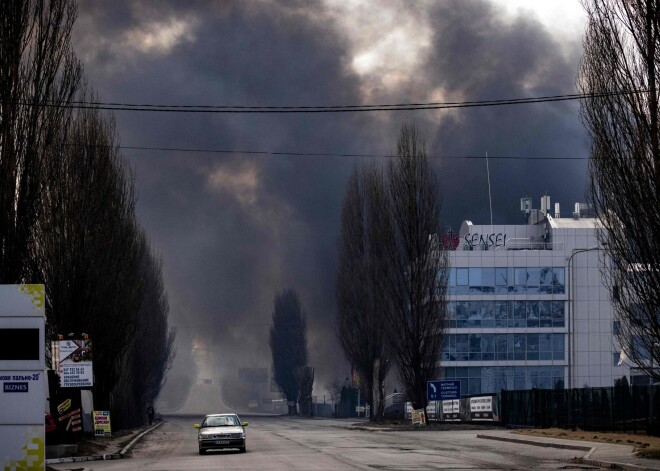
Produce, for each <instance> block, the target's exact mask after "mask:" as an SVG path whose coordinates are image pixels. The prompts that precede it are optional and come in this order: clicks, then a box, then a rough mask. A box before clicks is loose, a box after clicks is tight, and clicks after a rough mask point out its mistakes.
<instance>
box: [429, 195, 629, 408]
mask: <svg viewBox="0 0 660 471" xmlns="http://www.w3.org/2000/svg"><path fill="white" fill-rule="evenodd" d="M531 206H532V204H531V199H529V198H524V199H523V200H521V211H522V213H523V218H524V220H525V221H526V222H525V223H523V224H520V225H490V224H489V225H474V224H472V223H471V222H470V221H464V222H463V224H462V225H461V229H460V232H459V233H458V234H448V235H445V236H444V239H443V243H444V244H445V246H448V247H450V248H451V249H453V250H452V251H451V252H450V254H451V255H450V277H449V286H448V300H449V309H448V322H449V324H448V329H447V330H446V332H445V333H446V342H445V345H444V347H443V350H442V353H441V358H440V362H439V363H438V366H439V373H440V377H441V378H442V379H447V380H451V379H458V380H460V381H461V391H462V394H464V395H466V394H470V395H472V394H480V393H496V392H499V391H500V390H501V389H508V390H513V389H531V388H547V389H550V388H581V387H584V386H590V387H599V386H613V385H614V381H615V380H616V379H618V378H621V377H622V376H629V375H630V368H629V367H628V366H627V365H626V363H625V361H624V362H621V361H620V360H621V358H620V357H621V355H620V349H619V348H618V345H617V342H616V338H615V336H614V334H613V329H615V328H616V326H615V323H614V316H613V308H612V304H611V301H610V294H609V292H608V290H607V288H606V287H605V286H604V285H603V281H602V277H601V271H600V264H601V263H602V262H603V260H604V257H603V251H602V250H601V247H600V246H599V241H598V240H597V237H596V225H597V219H595V218H594V217H593V214H589V208H588V207H587V205H584V204H576V207H575V212H573V213H571V214H569V215H567V216H568V217H563V218H562V217H560V216H559V214H558V213H559V207H558V205H555V211H554V213H555V214H554V216H553V215H551V213H550V209H549V208H550V198H549V197H548V196H544V197H543V198H542V200H541V209H540V210H536V209H531ZM631 379H633V378H631ZM633 382H634V381H633Z"/></svg>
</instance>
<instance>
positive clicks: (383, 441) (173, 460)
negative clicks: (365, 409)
mask: <svg viewBox="0 0 660 471" xmlns="http://www.w3.org/2000/svg"><path fill="white" fill-rule="evenodd" d="M241 419H242V420H244V421H249V423H250V425H249V427H248V428H247V432H248V442H247V453H239V452H238V451H233V450H224V451H217V452H209V453H208V454H207V455H204V456H200V455H199V454H198V450H197V441H196V433H197V431H196V430H195V429H194V428H193V424H194V422H195V421H196V420H195V419H194V418H185V417H168V418H167V419H166V423H165V424H163V426H161V427H159V428H158V429H156V430H155V431H154V432H152V433H151V434H149V435H147V436H146V437H145V438H144V439H143V440H142V441H141V443H140V444H138V445H137V446H136V447H135V448H134V449H133V451H132V453H131V457H130V458H127V459H123V460H114V461H94V462H88V463H72V464H60V465H56V466H54V468H55V469H62V470H64V469H69V470H72V469H77V470H80V469H81V468H83V467H84V468H86V469H94V470H117V469H144V470H191V471H192V470H216V469H241V470H244V469H266V470H269V471H275V470H348V469H362V470H370V471H374V470H434V469H506V470H512V469H534V468H536V469H584V466H577V465H575V466H574V465H571V464H570V463H569V460H570V459H571V458H573V457H575V456H582V455H583V454H584V453H583V452H579V451H571V450H561V449H555V448H542V447H537V446H530V445H522V444H516V443H506V442H498V441H493V440H484V439H480V438H477V436H476V435H477V431H469V430H459V431H397V432H384V431H379V432H370V431H364V430H354V429H351V428H350V425H351V424H353V423H354V421H347V420H324V419H302V418H287V417H263V416H261V417H256V416H255V417H247V416H242V417H241ZM197 421H198V420H197Z"/></svg>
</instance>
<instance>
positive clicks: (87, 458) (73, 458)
mask: <svg viewBox="0 0 660 471" xmlns="http://www.w3.org/2000/svg"><path fill="white" fill-rule="evenodd" d="M163 423H164V422H158V423H157V424H156V425H154V426H152V427H149V428H148V429H146V430H143V431H142V432H140V434H139V435H138V436H137V437H135V438H134V439H133V440H131V441H130V442H129V444H128V445H126V446H125V447H124V448H123V449H122V450H121V451H120V452H119V453H109V454H106V455H92V456H70V457H68V458H51V459H47V460H46V461H45V462H46V464H47V465H48V464H61V463H82V462H85V461H107V460H119V459H122V458H124V457H125V456H126V454H127V453H128V452H130V451H131V450H132V449H133V447H134V446H135V445H136V444H137V442H138V441H140V440H141V439H142V437H144V436H145V435H146V434H147V433H149V432H151V431H153V430H155V429H157V428H158V427H160V426H161V425H163Z"/></svg>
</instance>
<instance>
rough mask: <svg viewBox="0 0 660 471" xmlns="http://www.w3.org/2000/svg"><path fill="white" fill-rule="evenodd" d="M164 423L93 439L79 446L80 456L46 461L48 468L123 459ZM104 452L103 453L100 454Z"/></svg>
mask: <svg viewBox="0 0 660 471" xmlns="http://www.w3.org/2000/svg"><path fill="white" fill-rule="evenodd" d="M163 423H164V422H162V421H161V422H158V423H156V424H155V425H152V426H149V427H146V428H137V429H134V430H130V431H128V432H125V433H121V432H120V433H118V434H115V435H113V436H112V437H107V438H91V439H90V441H88V442H83V443H82V444H80V446H79V451H78V455H79V456H71V457H67V458H51V459H47V460H46V466H48V465H51V464H60V463H80V462H84V461H99V460H116V459H122V458H124V457H125V456H126V454H128V453H129V452H130V451H131V450H132V449H133V447H134V446H135V445H136V444H137V443H138V442H139V441H140V440H141V439H142V437H144V436H145V435H146V434H148V433H149V432H151V431H153V430H155V429H157V428H158V427H160V426H161V425H163ZM100 450H101V451H102V453H101V452H100Z"/></svg>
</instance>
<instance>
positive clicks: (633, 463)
mask: <svg viewBox="0 0 660 471" xmlns="http://www.w3.org/2000/svg"><path fill="white" fill-rule="evenodd" d="M477 438H483V439H487V440H500V441H506V442H512V443H520V444H525V445H532V446H542V447H551V448H562V449H568V450H576V451H578V452H579V453H577V455H578V456H581V458H577V459H576V460H575V462H576V463H581V464H585V465H592V466H598V467H601V468H610V469H626V470H631V471H642V470H660V461H658V460H651V459H646V458H638V457H637V456H635V455H634V454H633V446H632V445H620V444H613V443H601V442H588V441H582V440H564V439H558V438H546V437H536V436H533V435H517V434H514V433H513V431H511V430H489V431H484V432H480V433H478V434H477Z"/></svg>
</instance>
